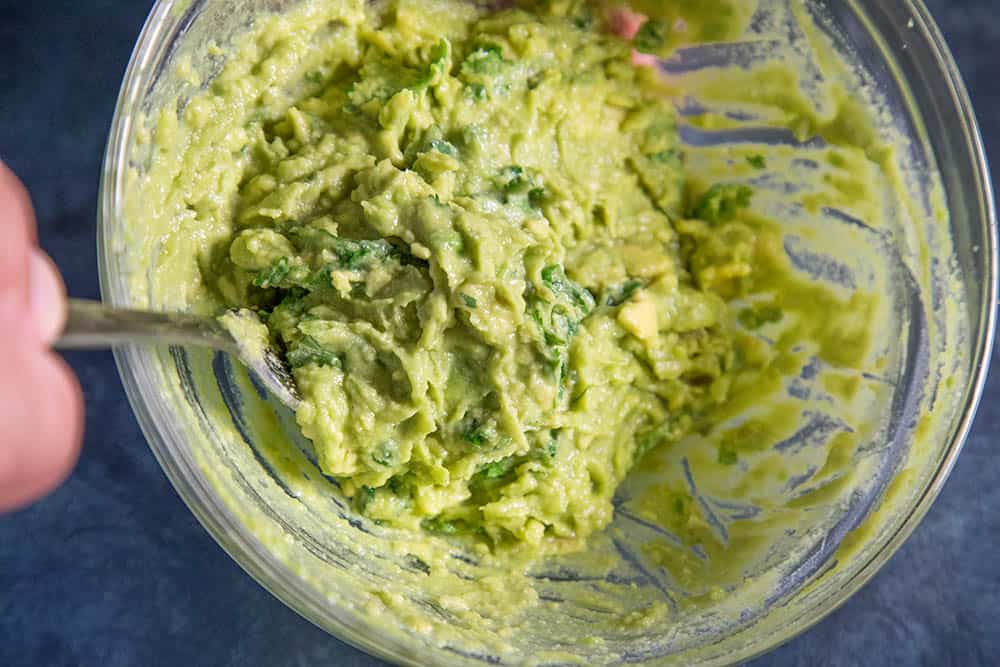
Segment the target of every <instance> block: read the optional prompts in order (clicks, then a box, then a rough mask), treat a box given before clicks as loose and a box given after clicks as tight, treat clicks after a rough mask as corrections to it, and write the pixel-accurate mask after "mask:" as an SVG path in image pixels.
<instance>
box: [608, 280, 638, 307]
mask: <svg viewBox="0 0 1000 667" xmlns="http://www.w3.org/2000/svg"><path fill="white" fill-rule="evenodd" d="M641 287H642V281H641V280H636V279H634V278H633V279H631V280H628V281H626V282H625V283H624V284H622V285H619V286H618V287H614V288H611V289H608V290H605V293H604V303H605V304H606V305H608V306H619V305H621V304H623V303H625V302H626V301H628V300H629V299H630V298H631V297H632V295H633V294H635V293H636V292H637V291H639V289H640V288H641Z"/></svg>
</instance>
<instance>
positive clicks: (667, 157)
mask: <svg viewBox="0 0 1000 667" xmlns="http://www.w3.org/2000/svg"><path fill="white" fill-rule="evenodd" d="M647 157H649V159H650V160H652V161H653V162H657V163H659V164H669V165H677V164H679V163H680V161H681V152H680V151H679V150H677V149H676V148H668V149H667V150H665V151H659V152H657V153H651V154H650V155H648V156H647Z"/></svg>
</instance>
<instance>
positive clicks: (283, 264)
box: [253, 257, 292, 287]
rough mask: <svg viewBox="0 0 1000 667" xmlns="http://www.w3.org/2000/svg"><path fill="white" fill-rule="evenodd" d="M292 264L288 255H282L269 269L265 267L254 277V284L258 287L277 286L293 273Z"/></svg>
mask: <svg viewBox="0 0 1000 667" xmlns="http://www.w3.org/2000/svg"><path fill="white" fill-rule="evenodd" d="M291 271H292V266H291V264H290V263H289V261H288V258H287V257H281V258H279V259H277V260H275V262H274V263H273V264H271V267H270V268H269V269H265V270H263V271H261V272H260V273H258V274H257V277H256V278H254V280H253V284H254V285H256V286H257V287H277V286H278V284H280V283H281V281H282V280H284V279H285V278H287V277H288V274H289V273H291Z"/></svg>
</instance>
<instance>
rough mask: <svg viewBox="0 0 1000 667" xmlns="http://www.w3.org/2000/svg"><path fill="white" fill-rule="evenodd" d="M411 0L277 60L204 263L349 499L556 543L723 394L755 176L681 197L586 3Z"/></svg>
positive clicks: (654, 92)
mask: <svg viewBox="0 0 1000 667" xmlns="http://www.w3.org/2000/svg"><path fill="white" fill-rule="evenodd" d="M407 7H408V6H407V5H405V4H398V5H397V4H390V5H389V6H388V7H387V8H385V9H384V10H383V11H381V12H379V13H378V15H377V16H373V17H370V19H369V20H368V21H367V22H363V23H354V24H343V25H338V26H336V27H335V28H334V29H332V31H331V32H330V34H329V35H326V36H324V41H323V44H322V46H320V47H317V48H321V49H322V53H323V60H322V62H320V63H318V64H317V66H316V67H315V68H314V69H311V70H309V71H307V72H304V74H303V75H302V78H301V80H298V81H283V82H281V83H282V84H284V85H286V86H288V87H290V88H298V89H301V91H303V94H302V95H301V96H300V97H299V98H298V101H297V102H296V103H295V104H294V105H292V106H289V107H287V108H283V109H280V110H276V109H275V108H274V106H273V105H271V106H267V105H266V104H262V105H261V107H260V109H259V110H258V112H257V113H254V114H251V117H250V118H249V120H248V122H247V123H246V125H245V128H244V129H245V132H244V136H245V141H243V142H241V145H239V146H237V147H236V149H237V155H239V166H240V168H241V170H242V176H241V181H240V186H239V188H238V192H237V194H236V200H235V204H234V207H233V220H232V223H231V224H232V233H231V235H230V236H229V237H228V238H225V239H224V240H223V241H221V242H220V243H219V249H218V252H216V253H215V257H214V258H213V261H212V262H211V263H210V264H209V265H208V266H207V268H206V270H204V273H205V279H206V282H207V283H208V284H209V285H210V286H212V287H214V288H215V290H217V292H218V294H219V296H220V297H221V300H222V301H223V302H224V304H225V305H226V306H228V307H241V308H242V307H249V308H252V309H254V310H255V311H256V312H257V313H258V314H259V315H260V316H261V319H262V320H263V321H264V322H266V325H267V328H268V329H269V332H270V335H271V337H272V339H273V341H274V342H275V343H276V344H277V345H278V346H279V347H280V348H282V349H284V350H285V351H286V354H287V359H288V362H289V364H290V365H291V367H292V369H293V372H294V375H295V378H296V381H297V384H298V386H299V389H300V392H301V394H302V397H303V399H304V400H303V403H302V406H301V407H300V409H299V410H298V414H297V420H298V423H299V425H300V426H301V428H302V432H303V433H304V434H305V435H306V436H307V437H308V438H309V439H310V440H311V442H312V445H313V447H314V450H315V452H314V453H315V457H316V459H317V462H318V465H319V467H320V468H321V470H322V471H323V472H324V473H325V474H327V475H329V476H331V477H334V478H336V479H337V480H338V482H339V483H340V485H341V487H342V488H343V490H344V491H345V493H346V494H347V495H348V496H350V497H352V498H353V502H354V505H355V507H356V509H358V510H359V511H361V512H362V513H364V514H366V515H367V516H368V517H369V518H372V519H375V520H377V521H380V522H384V523H386V524H389V525H396V526H404V527H411V528H417V527H420V526H422V527H423V529H425V530H427V531H432V532H436V533H443V534H448V535H452V534H471V535H475V536H477V537H479V538H481V539H485V540H487V541H488V542H490V543H492V544H494V545H519V544H524V543H528V544H531V545H540V546H543V547H544V546H545V545H558V544H560V543H565V542H566V541H568V540H572V541H573V542H574V543H576V542H577V540H579V538H584V537H586V536H587V535H589V534H590V533H592V532H593V531H595V530H599V529H601V528H603V527H604V526H605V525H606V524H607V523H608V522H609V521H610V520H611V516H612V504H611V499H612V496H613V494H614V492H615V489H616V487H617V486H618V484H619V483H620V482H621V481H622V479H623V478H624V477H625V475H626V474H627V473H628V471H629V470H630V469H631V468H632V467H633V466H635V465H636V464H637V462H639V461H640V460H641V458H642V456H643V454H644V453H645V452H646V451H647V450H648V449H649V448H650V447H653V446H658V445H661V444H664V443H671V442H675V441H677V440H678V439H679V438H681V437H682V436H684V435H686V434H687V433H689V432H690V431H691V430H692V429H693V428H695V427H696V426H697V424H698V422H699V417H700V416H702V415H703V414H704V413H705V412H706V411H707V410H708V409H709V408H711V407H713V406H716V405H718V404H720V403H722V402H723V401H725V400H726V396H727V391H728V387H729V382H730V374H731V371H732V369H733V368H734V365H735V364H736V356H735V354H734V347H733V343H732V336H731V332H730V325H729V321H728V318H729V316H728V314H727V308H726V303H725V301H726V299H728V298H732V297H734V296H737V295H738V294H740V292H741V285H742V281H743V280H745V279H746V278H747V277H748V276H749V275H750V274H751V271H752V268H753V267H752V265H751V262H750V258H751V256H752V254H753V248H754V242H755V236H754V233H753V232H752V231H751V228H750V227H749V226H747V225H746V224H743V223H742V222H740V216H741V212H742V211H743V209H744V208H745V207H746V206H747V204H748V203H749V201H750V198H751V194H752V192H751V190H750V189H749V188H747V187H746V186H743V185H733V184H725V183H720V184H716V185H714V186H713V187H711V188H710V189H708V190H707V191H706V192H704V193H702V194H700V196H698V197H690V196H689V197H688V198H687V199H688V201H686V200H685V187H684V186H685V179H684V155H683V153H682V152H681V150H680V148H679V142H678V136H677V129H676V119H675V111H674V108H673V105H672V104H671V102H670V101H669V100H668V99H667V98H666V96H665V95H664V94H663V91H662V90H661V88H660V84H659V82H658V76H659V75H658V74H657V73H655V72H654V71H653V70H651V69H644V68H636V67H635V66H634V65H633V63H632V62H631V60H630V58H631V46H632V45H631V44H630V43H628V42H626V41H625V40H623V39H621V38H618V37H615V36H611V35H609V34H608V33H607V31H606V30H605V29H604V26H602V24H601V21H600V20H598V19H597V18H596V17H595V16H593V15H592V14H591V12H590V10H589V9H588V8H587V7H586V6H585V5H582V4H578V3H541V4H540V5H539V6H538V7H531V8H529V9H527V10H526V9H516V10H506V11H501V12H499V13H488V12H485V11H476V10H473V9H471V8H469V7H468V6H467V5H465V4H458V3H455V4H454V5H450V3H445V4H444V5H441V6H439V9H440V8H443V9H444V10H445V12H446V13H448V14H449V15H450V16H451V20H450V21H449V22H447V23H445V24H442V25H440V26H438V27H439V28H440V29H438V30H435V31H426V30H422V29H421V23H420V18H419V17H417V16H416V15H415V14H414V12H413V11H408V10H407ZM647 32H648V31H647ZM242 85H243V82H242V81H240V80H236V79H233V80H225V79H223V80H221V81H217V82H215V84H214V86H215V93H216V95H217V96H222V97H225V95H227V94H228V93H230V92H232V93H233V94H238V93H239V92H240V90H239V89H240V86H242ZM227 222H228V221H227ZM759 316H761V317H765V316H766V317H780V313H777V314H775V313H770V312H769V313H766V314H764V315H759Z"/></svg>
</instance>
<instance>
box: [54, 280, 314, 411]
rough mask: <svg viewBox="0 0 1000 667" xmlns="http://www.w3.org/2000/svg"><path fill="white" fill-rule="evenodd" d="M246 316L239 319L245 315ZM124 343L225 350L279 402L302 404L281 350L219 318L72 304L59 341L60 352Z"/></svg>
mask: <svg viewBox="0 0 1000 667" xmlns="http://www.w3.org/2000/svg"><path fill="white" fill-rule="evenodd" d="M244 313H246V311H242V312H240V313H238V315H239V316H241V317H243V316H245V315H244ZM124 343H157V344H166V345H195V346H199V347H209V348H213V349H216V350H221V351H222V352H227V353H229V354H231V355H232V356H234V357H236V358H237V359H239V360H240V362H242V363H243V365H245V366H246V367H247V368H248V369H249V370H250V372H251V373H253V374H254V375H255V376H256V377H257V379H258V380H260V383H261V384H262V385H264V387H265V388H266V389H267V390H268V391H269V392H271V393H272V394H273V395H274V396H275V398H277V399H278V400H279V401H281V402H282V403H283V404H284V405H286V406H288V407H289V408H291V409H292V410H294V409H296V408H297V407H298V405H299V403H300V402H301V400H302V399H301V398H300V396H299V392H298V388H297V387H296V386H295V379H294V378H293V377H292V373H291V371H290V370H289V368H288V364H287V363H286V362H285V360H284V359H283V358H282V356H281V355H280V354H279V353H278V352H277V351H276V350H274V349H273V348H271V347H263V348H260V347H259V346H255V345H249V344H246V341H242V340H240V338H239V337H236V336H233V334H232V333H230V332H229V330H228V329H227V328H226V327H225V326H223V325H222V324H221V323H220V322H219V321H218V320H216V319H215V318H212V317H201V316H199V315H187V314H182V313H154V312H149V311H143V310H126V309H122V308H112V307H110V306H106V305H104V304H103V303H101V302H99V301H87V300H82V299H70V300H69V317H68V318H67V320H66V328H65V329H64V330H63V333H62V336H61V337H60V338H59V340H57V341H56V344H55V346H56V347H57V348H59V349H62V350H82V349H101V348H107V347H112V346H115V345H121V344H124Z"/></svg>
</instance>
